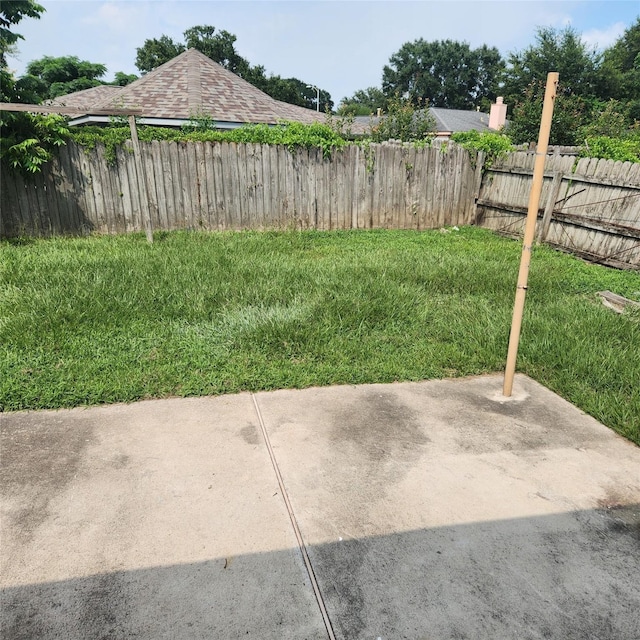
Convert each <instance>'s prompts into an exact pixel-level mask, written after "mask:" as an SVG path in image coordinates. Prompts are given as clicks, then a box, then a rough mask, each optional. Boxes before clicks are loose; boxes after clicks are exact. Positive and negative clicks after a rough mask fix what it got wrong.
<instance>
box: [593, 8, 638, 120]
mask: <svg viewBox="0 0 640 640" xmlns="http://www.w3.org/2000/svg"><path fill="white" fill-rule="evenodd" d="M602 70H603V73H604V75H605V77H606V79H607V80H608V82H609V94H610V97H612V98H617V99H619V100H622V101H624V102H626V105H627V110H628V117H629V119H631V120H638V121H640V17H639V18H637V19H636V21H635V23H634V24H633V25H631V26H630V27H629V28H628V29H627V30H626V31H625V32H624V33H623V34H622V36H621V37H620V38H619V39H618V40H617V41H616V42H615V43H614V44H613V46H611V47H610V48H609V49H607V50H606V51H605V52H604V58H603V64H602Z"/></svg>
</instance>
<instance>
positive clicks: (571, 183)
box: [477, 152, 640, 268]
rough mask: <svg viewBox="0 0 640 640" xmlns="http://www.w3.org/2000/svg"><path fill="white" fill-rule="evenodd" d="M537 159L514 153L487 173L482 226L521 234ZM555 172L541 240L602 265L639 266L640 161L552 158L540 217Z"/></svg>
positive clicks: (481, 204) (480, 212)
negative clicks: (557, 183) (554, 192)
mask: <svg viewBox="0 0 640 640" xmlns="http://www.w3.org/2000/svg"><path fill="white" fill-rule="evenodd" d="M534 160H535V156H534V155H533V154H530V153H526V152H518V153H513V154H510V155H509V156H508V157H507V158H506V159H505V160H504V161H502V162H500V163H498V164H496V166H494V167H491V168H490V169H489V170H488V171H487V172H486V175H485V178H484V180H483V184H482V188H481V191H480V196H479V199H478V203H477V204H478V218H477V222H478V224H481V225H482V226H484V227H487V228H489V229H494V230H496V231H499V232H501V233H506V234H509V235H520V234H521V233H522V230H523V228H524V221H525V217H526V212H527V205H528V197H529V189H530V186H531V180H532V174H533V163H534ZM556 172H559V173H560V174H561V176H562V177H561V180H562V182H561V185H560V189H559V193H558V199H557V200H556V201H555V202H554V203H553V206H552V213H551V221H550V223H549V227H548V232H547V233H546V237H543V238H542V240H544V241H545V242H547V243H549V244H551V245H553V246H556V247H558V248H562V249H565V250H568V251H571V252H572V253H575V254H576V255H579V256H582V257H585V258H588V259H590V260H593V261H596V262H600V263H603V264H608V265H611V266H615V267H624V268H629V267H631V268H640V239H639V238H640V165H638V164H631V163H628V162H627V163H622V162H613V161H608V160H598V159H594V158H582V159H580V160H578V161H577V162H576V158H575V157H567V156H549V157H548V158H547V163H546V166H545V180H544V184H543V191H542V196H541V205H542V206H541V210H540V212H539V215H540V216H542V213H543V211H544V209H545V207H546V205H547V204H549V206H551V203H549V202H548V200H549V198H550V196H551V195H552V191H551V186H552V183H553V176H554V174H555V173H556ZM541 223H542V220H539V224H541Z"/></svg>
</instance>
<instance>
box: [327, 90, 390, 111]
mask: <svg viewBox="0 0 640 640" xmlns="http://www.w3.org/2000/svg"><path fill="white" fill-rule="evenodd" d="M387 103H388V98H387V96H385V94H384V92H383V91H382V89H379V88H378V87H367V88H366V89H359V90H358V91H356V92H355V93H354V94H353V96H351V97H350V98H343V99H342V100H341V101H340V106H339V107H338V113H340V114H341V115H354V116H368V115H371V114H375V113H377V111H378V109H386V108H387Z"/></svg>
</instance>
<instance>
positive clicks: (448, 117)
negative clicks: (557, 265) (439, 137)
mask: <svg viewBox="0 0 640 640" xmlns="http://www.w3.org/2000/svg"><path fill="white" fill-rule="evenodd" d="M429 113H430V114H431V115H432V116H433V117H434V119H435V121H436V131H437V132H443V133H444V132H447V133H448V132H452V133H456V132H458V131H471V130H472V129H476V130H478V131H489V114H488V113H481V112H479V111H465V110H464V109H444V108H442V107H429ZM355 121H356V123H358V124H359V125H360V126H361V127H365V128H367V129H370V127H371V125H372V124H373V125H375V124H377V123H378V122H379V121H380V118H379V117H378V116H357V117H356V118H355Z"/></svg>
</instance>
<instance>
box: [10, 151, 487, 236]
mask: <svg viewBox="0 0 640 640" xmlns="http://www.w3.org/2000/svg"><path fill="white" fill-rule="evenodd" d="M140 147H141V164H142V167H141V168H142V171H140V172H138V171H137V167H136V164H135V163H136V160H135V156H134V154H133V153H131V148H130V147H122V148H119V149H118V150H117V151H116V162H115V163H108V162H107V161H106V158H105V149H104V147H102V146H100V145H98V146H97V147H96V148H95V149H93V150H87V149H84V148H82V147H80V146H79V145H77V144H76V143H74V142H69V144H67V145H66V146H65V147H62V148H61V149H60V151H59V154H58V156H57V158H56V159H55V160H54V161H52V162H51V163H49V165H47V166H46V167H45V168H44V170H43V171H42V173H41V174H39V175H36V176H34V178H33V180H28V181H25V180H24V179H23V178H21V177H20V176H16V175H13V174H6V175H3V176H2V185H1V186H2V196H1V197H2V202H1V206H2V209H1V216H0V217H1V224H0V235H4V236H15V235H20V234H27V235H52V234H65V233H67V234H74V233H88V232H99V233H124V232H130V231H141V230H144V228H145V226H144V219H143V215H142V211H143V202H144V197H142V198H141V195H144V193H146V196H147V198H146V200H147V202H148V208H149V211H150V214H151V223H152V226H153V229H154V230H159V229H164V230H171V229H203V230H222V229H268V228H295V229H306V228H314V229H350V228H354V229H355V228H358V229H366V228H394V229H396V228H399V229H428V228H433V227H441V226H445V225H463V224H471V223H472V221H473V216H474V212H475V199H476V198H477V195H478V190H479V187H480V179H481V167H480V166H478V167H476V168H474V167H473V165H472V162H471V159H470V156H469V153H468V152H467V151H465V150H464V149H461V148H459V147H454V146H453V145H450V146H448V147H446V146H440V145H438V144H435V145H434V146H432V147H425V148H422V149H416V148H415V147H413V146H410V145H400V144H381V145H378V144H372V145H370V146H369V147H361V146H357V145H351V146H348V147H345V148H343V149H338V150H334V151H333V153H332V154H331V157H330V158H323V157H322V152H321V151H320V150H319V149H312V150H306V149H298V150H293V151H290V150H288V149H287V148H286V147H283V146H273V145H260V144H234V143H217V142H215V143H209V142H188V143H182V142H157V141H156V142H150V143H143V142H141V143H140ZM143 189H144V190H145V191H144V193H142V190H143Z"/></svg>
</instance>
